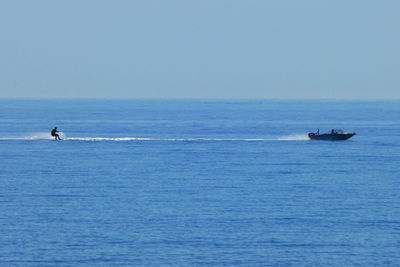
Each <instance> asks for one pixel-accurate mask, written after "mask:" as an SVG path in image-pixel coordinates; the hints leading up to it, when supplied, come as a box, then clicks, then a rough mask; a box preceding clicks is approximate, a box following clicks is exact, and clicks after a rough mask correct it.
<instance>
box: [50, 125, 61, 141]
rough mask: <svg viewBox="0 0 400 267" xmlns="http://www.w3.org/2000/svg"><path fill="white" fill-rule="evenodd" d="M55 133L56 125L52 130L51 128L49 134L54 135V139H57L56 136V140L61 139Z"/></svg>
mask: <svg viewBox="0 0 400 267" xmlns="http://www.w3.org/2000/svg"><path fill="white" fill-rule="evenodd" d="M57 133H58V131H57V127H54V128H53V130H51V136H54V138H55V140H56V141H57V138H58V140H61V138H60V136H59V135H58V134H57Z"/></svg>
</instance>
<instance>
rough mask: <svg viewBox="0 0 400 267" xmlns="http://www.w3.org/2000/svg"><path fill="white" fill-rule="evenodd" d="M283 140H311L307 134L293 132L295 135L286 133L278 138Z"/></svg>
mask: <svg viewBox="0 0 400 267" xmlns="http://www.w3.org/2000/svg"><path fill="white" fill-rule="evenodd" d="M278 140H281V141H306V140H310V138H308V136H307V135H306V134H293V135H286V136H281V137H279V138H278Z"/></svg>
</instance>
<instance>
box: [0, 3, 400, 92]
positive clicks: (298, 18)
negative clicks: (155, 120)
mask: <svg viewBox="0 0 400 267" xmlns="http://www.w3.org/2000/svg"><path fill="white" fill-rule="evenodd" d="M399 10H400V1H390V0H386V1H368V0H360V1H351V0H346V1H345V0H343V1H323V0H315V1H307V0H305V1H289V0H284V1H267V0H258V1H255V0H241V1H238V0H201V1H194V0H193V1H191V0H181V1H176V0H158V1H154V0H146V1H134V0H126V1H123V0H118V1H111V0H109V1H100V0H82V1H81V0H80V1H54V0H49V1H41V0H38V1H31V0H26V1H22V0H20V1H14V0H3V1H1V2H0V38H1V39H0V75H1V76H0V97H40V98H47V97H51V98H53V97H74V98H79V97H115V98H125V97H126V98H256V99H258V98H400V88H399V87H400V86H399V85H400V75H399V70H400V30H399V27H400V16H399Z"/></svg>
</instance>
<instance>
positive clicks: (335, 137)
mask: <svg viewBox="0 0 400 267" xmlns="http://www.w3.org/2000/svg"><path fill="white" fill-rule="evenodd" d="M355 134H356V133H354V132H343V131H342V130H340V129H332V130H331V132H330V133H324V134H320V133H319V129H318V130H317V132H315V133H309V134H308V137H309V138H310V139H311V140H328V141H340V140H347V139H349V138H350V137H352V136H353V135H355Z"/></svg>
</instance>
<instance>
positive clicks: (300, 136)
mask: <svg viewBox="0 0 400 267" xmlns="http://www.w3.org/2000/svg"><path fill="white" fill-rule="evenodd" d="M64 137H65V135H64ZM0 140H32V141H34V140H54V137H53V136H51V135H50V134H49V133H37V134H33V135H29V136H25V137H0ZM277 140H278V141H303V140H309V138H308V136H307V135H305V134H293V135H287V136H281V137H275V138H274V137H271V138H143V137H65V138H63V141H90V142H100V141H114V142H127V141H171V142H201V141H203V142H207V141H209V142H212V141H214V142H215V141H248V142H262V141H277Z"/></svg>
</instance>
